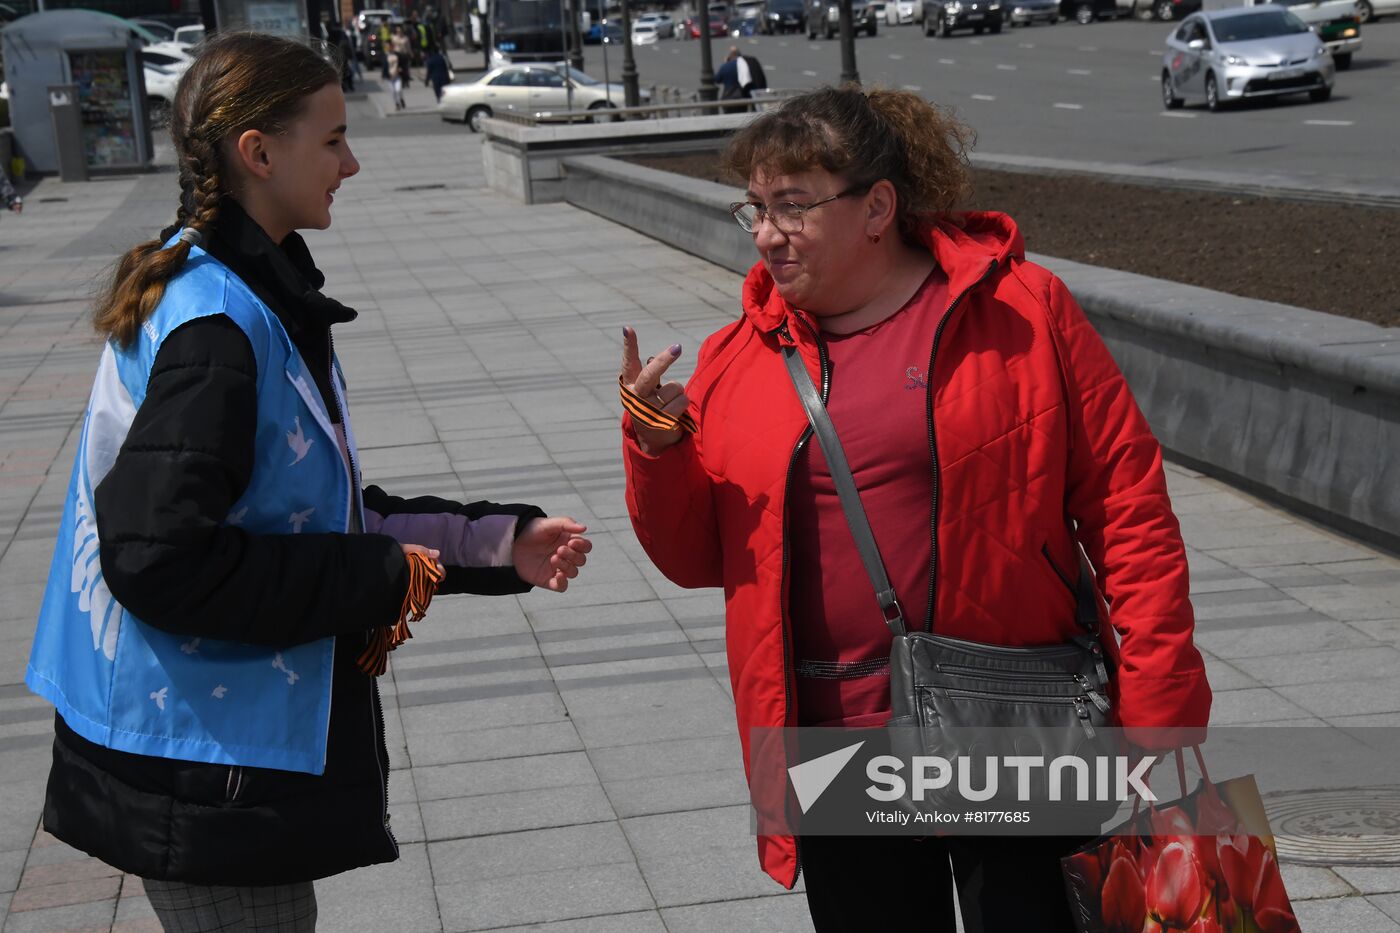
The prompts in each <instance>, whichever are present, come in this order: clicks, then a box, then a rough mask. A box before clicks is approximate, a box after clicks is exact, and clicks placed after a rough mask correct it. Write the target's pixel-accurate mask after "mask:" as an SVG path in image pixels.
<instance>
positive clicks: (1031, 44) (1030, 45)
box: [1021, 42, 1035, 49]
mask: <svg viewBox="0 0 1400 933" xmlns="http://www.w3.org/2000/svg"><path fill="white" fill-rule="evenodd" d="M1021 48H1023V49H1033V48H1035V43H1034V42H1022V43H1021Z"/></svg>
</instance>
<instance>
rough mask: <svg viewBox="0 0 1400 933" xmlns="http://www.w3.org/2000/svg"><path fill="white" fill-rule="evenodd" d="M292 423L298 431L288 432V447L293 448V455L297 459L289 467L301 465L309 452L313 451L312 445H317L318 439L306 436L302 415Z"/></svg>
mask: <svg viewBox="0 0 1400 933" xmlns="http://www.w3.org/2000/svg"><path fill="white" fill-rule="evenodd" d="M292 423H293V424H295V425H296V431H295V432H293V431H288V432H287V446H288V447H290V448H292V453H293V454H295V455H296V456H295V459H293V460H292V462H291V463H290V464H288V465H289V466H296V465H297V464H298V463H301V461H302V459H303V458H305V457H306V453H307V451H309V450H310V449H311V445H312V444H314V443H316V439H315V438H311V437H307V436H306V434H305V433H303V431H302V430H301V416H300V415H298V416H297V417H295V418H293V419H292Z"/></svg>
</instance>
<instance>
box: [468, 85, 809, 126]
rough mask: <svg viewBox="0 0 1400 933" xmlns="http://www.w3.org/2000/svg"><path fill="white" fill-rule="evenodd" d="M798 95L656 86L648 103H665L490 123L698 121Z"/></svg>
mask: <svg viewBox="0 0 1400 933" xmlns="http://www.w3.org/2000/svg"><path fill="white" fill-rule="evenodd" d="M800 93H802V92H801V91H797V90H767V89H765V90H762V91H758V92H756V93H755V94H754V96H753V97H751V98H743V97H739V98H733V99H731V100H699V99H698V97H697V95H696V94H695V93H694V92H691V93H689V94H688V95H687V94H686V92H684V91H682V90H681V89H680V88H671V87H665V86H656V87H652V88H651V99H652V100H657V99H661V100H666V101H667V102H666V103H661V104H647V105H645V106H642V107H598V108H596V109H594V110H538V111H535V112H534V113H521V112H519V111H499V112H497V113H494V114H492V115H491V116H492V119H496V120H504V121H505V122H507V123H518V124H521V125H523V126H537V125H538V124H540V123H611V122H619V121H622V120H657V119H660V118H662V117H702V116H706V115H708V114H712V113H716V114H723V113H744V112H747V111H764V110H770V109H772V108H774V107H777V106H778V105H779V104H781V103H782V102H783V101H784V100H786V99H787V98H789V97H794V96H796V95H797V94H800Z"/></svg>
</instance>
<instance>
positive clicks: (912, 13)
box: [885, 0, 924, 26]
mask: <svg viewBox="0 0 1400 933" xmlns="http://www.w3.org/2000/svg"><path fill="white" fill-rule="evenodd" d="M923 21H924V4H923V0H889V2H888V3H886V4H885V23H886V25H889V26H901V25H904V24H905V23H922V22H923Z"/></svg>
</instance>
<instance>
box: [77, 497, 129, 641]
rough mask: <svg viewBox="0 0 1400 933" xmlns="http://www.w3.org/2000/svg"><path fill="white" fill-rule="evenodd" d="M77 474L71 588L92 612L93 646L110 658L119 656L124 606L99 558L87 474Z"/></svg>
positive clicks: (82, 605) (80, 605)
mask: <svg viewBox="0 0 1400 933" xmlns="http://www.w3.org/2000/svg"><path fill="white" fill-rule="evenodd" d="M83 472H84V474H85V475H83V476H79V477H78V483H77V485H78V495H77V501H76V502H75V503H74V515H73V526H74V527H73V574H72V576H71V577H70V579H69V588H70V589H71V591H72V592H74V593H77V594H78V609H79V610H81V611H82V612H86V613H88V614H89V618H88V621H89V624H90V625H91V628H92V649H93V650H94V651H97V650H99V649H100V650H101V651H102V654H103V655H105V656H106V658H107V660H109V661H111V660H112V659H114V658H115V657H116V656H117V634H118V633H119V632H120V631H121V624H122V607H121V605H120V604H119V603H118V602H117V601H116V600H115V599H113V598H112V591H111V590H109V589H107V581H106V580H104V579H103V578H102V562H101V561H99V560H98V559H97V552H98V540H97V518H96V513H95V511H94V509H93V507H92V501H91V500H90V499H89V498H88V477H87V475H86V473H87V471H86V470H84V471H83Z"/></svg>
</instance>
